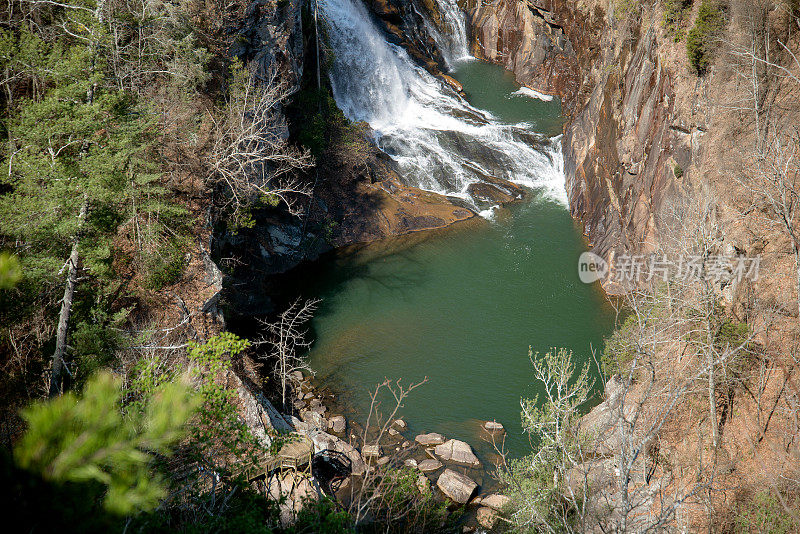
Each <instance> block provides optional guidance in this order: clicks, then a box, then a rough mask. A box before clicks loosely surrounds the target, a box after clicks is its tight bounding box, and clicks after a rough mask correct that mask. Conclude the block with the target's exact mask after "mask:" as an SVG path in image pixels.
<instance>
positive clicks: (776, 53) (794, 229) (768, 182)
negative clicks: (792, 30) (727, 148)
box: [729, 3, 800, 317]
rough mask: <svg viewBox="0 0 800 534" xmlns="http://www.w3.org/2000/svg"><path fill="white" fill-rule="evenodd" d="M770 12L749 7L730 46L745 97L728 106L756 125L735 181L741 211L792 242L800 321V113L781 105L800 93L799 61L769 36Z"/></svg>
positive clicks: (760, 6)
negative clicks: (744, 200) (744, 197)
mask: <svg viewBox="0 0 800 534" xmlns="http://www.w3.org/2000/svg"><path fill="white" fill-rule="evenodd" d="M767 8H768V6H765V5H763V4H759V3H756V4H755V5H753V6H749V9H748V10H746V11H747V12H746V13H745V14H744V15H743V18H744V19H745V20H744V21H743V26H744V28H745V32H744V36H743V37H742V39H741V42H740V43H729V48H730V50H731V57H732V58H733V61H734V71H735V73H736V75H737V76H738V78H739V79H740V80H741V81H743V84H742V87H743V88H744V93H745V96H744V97H743V98H742V99H740V100H739V102H738V103H736V105H735V106H730V107H733V108H735V109H739V110H740V111H745V112H747V113H749V114H750V115H751V117H752V123H753V131H752V135H753V148H752V154H751V156H752V157H751V158H748V159H746V160H745V163H744V168H743V169H742V170H741V173H737V174H735V175H734V177H735V179H736V180H737V182H738V183H739V184H740V185H741V186H742V187H743V188H744V189H745V190H746V191H747V192H748V193H749V194H750V198H751V199H752V200H751V203H750V205H748V206H745V207H744V209H743V211H744V212H745V213H752V214H754V215H756V216H758V217H760V218H761V219H762V220H763V221H764V222H766V223H767V224H768V225H769V226H772V227H774V228H776V229H778V230H779V231H781V232H782V233H783V234H784V235H785V236H786V237H787V238H788V239H789V241H790V243H791V248H792V253H793V255H794V260H795V276H796V278H795V283H796V289H797V310H798V316H799V317H800V129H798V127H797V122H796V117H797V116H798V114H800V109H798V107H797V105H796V101H793V99H792V98H791V97H789V100H790V102H788V103H787V102H781V94H782V95H784V96H786V95H791V94H792V93H793V92H796V91H798V90H800V58H798V52H797V51H796V50H793V49H792V45H791V41H789V42H784V41H783V40H781V39H780V38H776V37H775V36H774V35H771V33H770V24H769V18H768V9H767ZM792 25H795V26H797V29H800V19H797V18H796V17H795V18H794V20H792ZM795 41H796V40H795ZM792 102H793V103H792Z"/></svg>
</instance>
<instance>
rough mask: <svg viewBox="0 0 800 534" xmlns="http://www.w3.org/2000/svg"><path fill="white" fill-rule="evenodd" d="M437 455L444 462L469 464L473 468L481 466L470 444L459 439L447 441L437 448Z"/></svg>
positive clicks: (435, 450)
mask: <svg viewBox="0 0 800 534" xmlns="http://www.w3.org/2000/svg"><path fill="white" fill-rule="evenodd" d="M434 452H436V455H437V456H439V457H440V458H441V459H442V460H445V461H451V462H458V463H460V464H467V465H470V466H473V467H477V466H479V465H481V462H480V460H478V457H477V456H475V453H474V452H472V447H470V446H469V444H467V443H465V442H463V441H459V440H457V439H450V440H447V441H446V442H445V443H442V444H440V445H437V446H436V449H434Z"/></svg>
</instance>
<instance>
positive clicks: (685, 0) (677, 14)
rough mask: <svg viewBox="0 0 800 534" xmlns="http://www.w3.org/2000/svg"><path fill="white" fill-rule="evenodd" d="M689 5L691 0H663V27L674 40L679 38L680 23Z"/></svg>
mask: <svg viewBox="0 0 800 534" xmlns="http://www.w3.org/2000/svg"><path fill="white" fill-rule="evenodd" d="M691 6H692V0H664V27H665V28H666V29H667V31H668V32H670V33H672V34H673V36H674V37H675V40H676V41H680V39H681V25H682V24H683V21H684V19H685V17H686V13H687V11H688V10H689V8H690V7H691Z"/></svg>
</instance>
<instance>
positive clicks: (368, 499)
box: [348, 377, 428, 531]
mask: <svg viewBox="0 0 800 534" xmlns="http://www.w3.org/2000/svg"><path fill="white" fill-rule="evenodd" d="M427 381H428V379H427V377H426V378H424V379H422V380H421V381H419V382H416V383H411V384H409V385H408V386H403V384H402V383H401V380H400V379H398V380H390V379H388V378H387V379H385V380H384V381H383V382H382V383H380V384H378V385H377V386H376V387H375V389H374V390H372V391H371V392H370V405H369V412H368V413H367V419H366V421H365V424H364V430H363V432H362V434H361V443H362V451H363V450H364V447H365V446H370V447H374V448H376V449H377V450H380V448H381V442H382V440H383V437H384V436H385V435H386V433H387V432H388V431H389V427H390V426H391V425H392V423H393V422H394V420H395V418H396V416H397V412H398V411H399V410H400V408H402V407H403V402H404V401H405V399H406V398H407V397H408V396H409V395H410V394H411V392H412V391H414V390H415V389H417V388H418V387H420V386H421V385H423V384H425V383H426V382H427ZM384 395H389V396H390V397H391V404H390V406H389V411H388V412H387V413H386V414H384V413H382V412H381V409H380V407H381V400H380V398H381V396H384ZM384 475H385V473H383V472H381V471H380V470H378V469H367V470H366V472H365V473H364V477H363V479H362V480H361V481H360V484H359V485H358V487H357V488H353V494H352V496H351V499H350V505H349V510H348V511H349V513H350V515H351V517H352V518H353V522H354V523H355V525H356V526H359V525H362V524H363V523H365V522H366V521H367V520H368V518H369V517H370V516H371V515H375V514H379V515H381V517H382V519H381V522H382V523H384V524H386V525H393V524H397V523H398V522H400V521H401V520H403V519H405V518H407V517H408V516H409V515H410V514H413V513H414V512H415V511H418V510H416V509H415V504H416V502H415V501H414V500H412V501H410V502H402V503H398V502H394V500H393V499H392V498H391V497H392V491H393V490H394V489H395V488H393V485H394V484H395V483H396V480H394V479H393V478H392V477H387V476H384ZM422 497H423V498H424V497H425V496H424V495H422ZM398 504H399V505H400V506H398ZM413 519H414V521H412V522H413V523H414V524H415V525H416V526H417V527H420V528H422V529H423V531H424V527H425V524H424V523H425V521H424V520H425V518H424V517H423V518H420V517H414V518H413Z"/></svg>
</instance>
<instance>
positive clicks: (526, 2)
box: [462, 0, 578, 100]
mask: <svg viewBox="0 0 800 534" xmlns="http://www.w3.org/2000/svg"><path fill="white" fill-rule="evenodd" d="M462 7H463V8H464V9H466V10H467V12H468V14H469V28H470V32H471V34H472V36H473V39H472V42H471V49H472V50H471V51H472V54H473V55H474V56H476V57H479V58H481V59H485V60H486V61H491V62H493V63H498V64H500V65H503V66H504V67H505V68H507V69H508V70H510V71H511V72H513V73H514V75H515V76H516V78H517V81H519V83H521V84H523V85H527V86H530V87H533V88H538V89H541V90H543V91H546V92H552V93H557V94H559V95H560V96H562V98H564V99H565V100H570V99H572V98H573V97H574V95H575V93H576V91H577V83H576V80H577V74H578V73H577V69H578V61H577V56H576V54H575V49H574V47H573V45H572V42H571V41H570V40H569V39H568V38H567V36H566V34H565V33H564V28H563V26H562V21H561V20H559V18H557V16H556V14H555V13H553V12H552V11H550V10H548V9H545V8H544V7H543V6H538V5H536V3H534V2H533V1H532V0H498V1H497V2H486V1H483V0H466V1H464V2H462Z"/></svg>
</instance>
